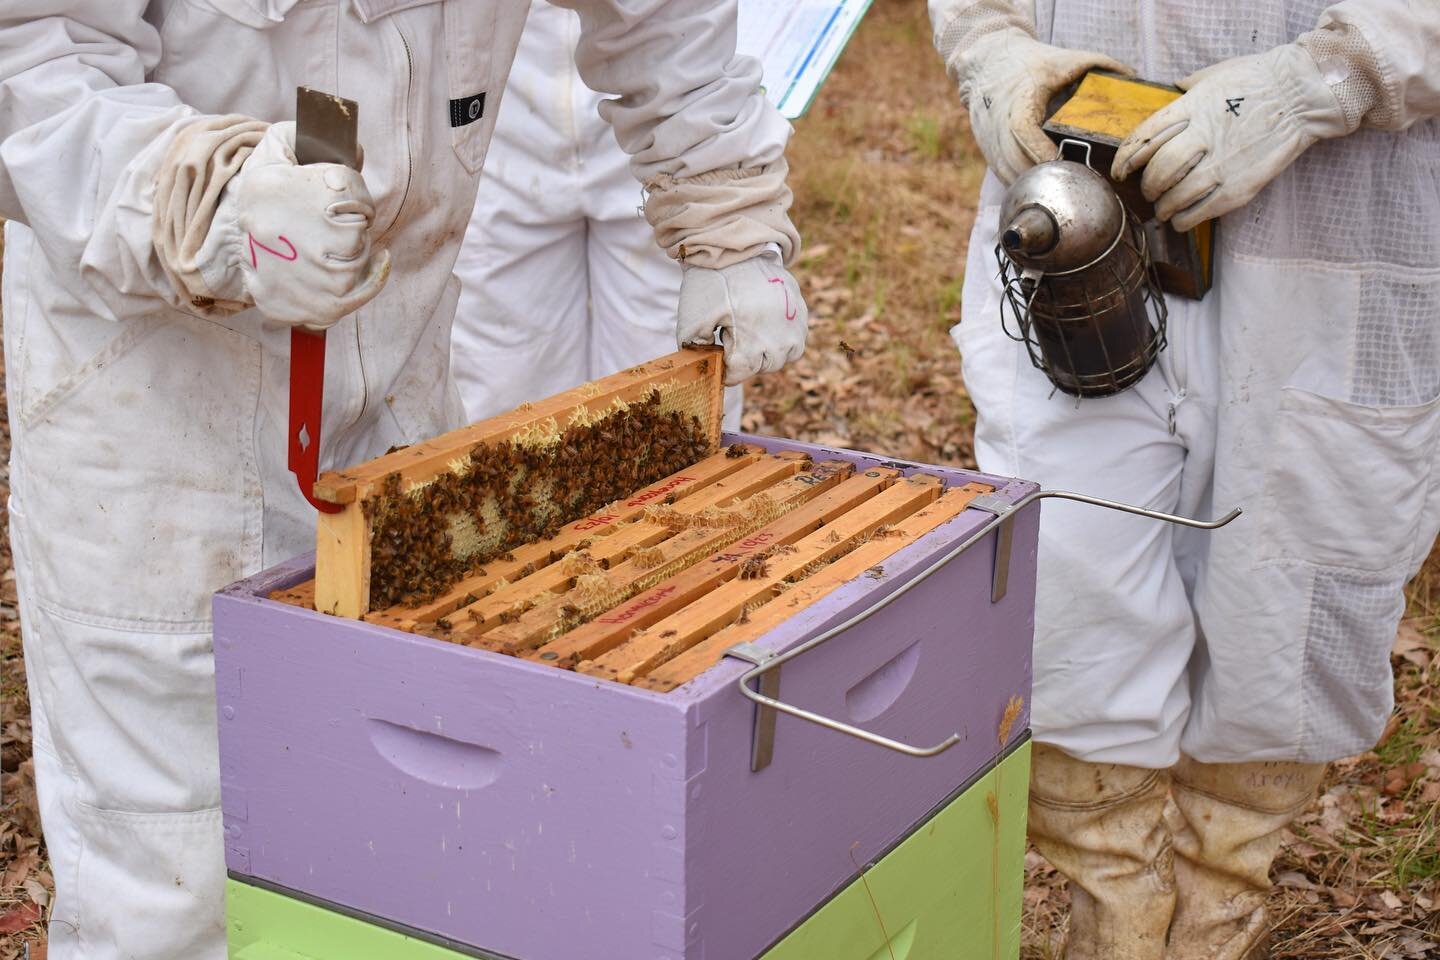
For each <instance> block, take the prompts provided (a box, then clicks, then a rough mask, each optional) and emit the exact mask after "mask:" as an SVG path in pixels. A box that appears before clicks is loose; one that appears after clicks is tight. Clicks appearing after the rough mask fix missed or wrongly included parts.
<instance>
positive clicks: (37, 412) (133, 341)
mask: <svg viewBox="0 0 1440 960" xmlns="http://www.w3.org/2000/svg"><path fill="white" fill-rule="evenodd" d="M162 320H163V318H161V317H160V316H158V315H152V316H149V317H143V318H140V319H138V320H124V321H120V322H121V323H123V324H124V326H125V328H126V329H125V330H123V331H122V332H121V333H120V335H119V336H117V337H116V338H115V339H113V340H111V341H110V342H109V343H107V344H106V345H105V346H104V348H103V349H101V350H100V352H99V353H97V354H95V355H94V356H93V357H91V358H90V359H89V360H88V361H87V362H86V363H85V364H83V365H82V366H80V367H79V368H78V369H76V370H75V371H73V372H72V373H70V374H69V375H68V376H66V377H64V378H63V379H61V380H60V381H59V382H58V383H56V384H55V385H54V386H53V387H51V388H50V389H49V390H47V391H45V394H44V396H41V397H39V398H37V399H36V400H35V402H34V403H32V404H30V405H29V407H28V408H25V409H21V411H20V424H21V426H23V427H25V428H26V429H27V430H30V429H33V428H34V427H35V425H36V423H37V422H38V421H39V420H40V419H41V418H42V417H44V416H45V415H46V414H47V413H49V412H50V411H51V410H53V409H55V407H56V406H57V405H59V404H60V403H61V402H62V401H63V400H64V399H65V398H66V397H68V396H69V395H70V394H72V393H74V392H75V391H76V390H77V389H79V388H80V387H81V386H83V385H84V384H85V382H86V381H87V380H89V379H90V377H92V376H93V375H94V374H95V373H96V372H97V371H99V370H100V369H102V368H103V367H104V366H105V365H106V364H107V363H110V362H111V361H113V360H118V359H119V358H120V357H122V356H124V355H125V354H127V353H129V352H130V351H131V350H132V349H134V347H135V346H136V345H137V344H139V343H140V341H142V340H144V339H145V338H146V337H148V336H149V335H150V334H152V333H154V332H155V331H156V330H157V329H158V328H159V326H160V323H161V322H162Z"/></svg>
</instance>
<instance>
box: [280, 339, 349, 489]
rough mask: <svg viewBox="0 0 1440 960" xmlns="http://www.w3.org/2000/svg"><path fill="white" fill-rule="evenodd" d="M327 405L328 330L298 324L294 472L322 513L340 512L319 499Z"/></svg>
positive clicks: (293, 361) (293, 344)
mask: <svg viewBox="0 0 1440 960" xmlns="http://www.w3.org/2000/svg"><path fill="white" fill-rule="evenodd" d="M324 405H325V331H324V330H320V331H318V332H317V331H311V330H306V329H305V328H304V327H294V328H292V329H291V331H290V434H289V453H290V456H289V460H288V465H289V467H290V472H291V473H293V474H295V480H296V482H297V483H299V484H300V492H301V493H302V494H304V495H305V499H306V500H309V501H310V506H312V507H314V508H315V509H316V510H319V511H320V512H321V513H339V512H340V511H341V509H342V507H341V506H340V505H339V504H338V503H329V502H327V501H325V500H317V499H316V498H315V478H316V476H318V475H319V472H320V412H321V409H322V408H323V407H324Z"/></svg>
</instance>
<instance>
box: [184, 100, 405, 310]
mask: <svg viewBox="0 0 1440 960" xmlns="http://www.w3.org/2000/svg"><path fill="white" fill-rule="evenodd" d="M214 126H215V127H216V129H219V130H221V132H220V133H217V134H215V136H214V137H212V138H211V139H206V137H205V134H204V133H203V132H202V133H201V135H199V136H196V137H193V138H192V139H191V140H189V141H186V142H180V143H177V146H176V147H175V148H173V149H172V155H173V156H174V163H173V164H172V166H173V167H175V168H176V169H179V170H181V171H182V175H175V176H171V175H166V176H164V177H162V179H161V181H160V187H161V188H162V189H157V192H158V193H161V194H162V195H163V196H170V195H172V194H177V193H179V194H183V193H184V192H185V191H184V189H183V188H184V185H186V184H187V183H189V182H191V180H192V179H194V178H193V177H187V176H186V175H184V171H187V170H194V169H197V168H199V169H202V170H203V169H210V170H213V169H215V168H216V167H219V166H222V165H223V159H222V157H221V152H220V151H215V148H214V140H216V139H222V140H224V139H225V138H226V137H228V136H229V134H228V129H230V128H222V125H221V124H219V123H217V124H215V125H214ZM232 141H233V138H232V139H231V140H227V141H226V142H227V143H229V142H232ZM251 142H253V143H254V149H253V151H251V152H250V153H249V155H248V156H246V157H245V159H244V161H243V162H242V163H240V165H239V169H238V170H237V171H236V172H235V173H234V174H233V175H232V176H230V178H229V180H228V182H225V183H224V184H223V193H221V194H220V195H219V200H218V203H216V204H215V205H214V208H213V209H214V215H213V218H211V220H210V223H209V225H208V229H207V230H206V232H205V233H204V238H203V240H202V241H201V242H199V243H198V244H187V242H186V239H185V238H186V233H185V232H184V230H183V229H182V228H183V227H184V226H186V223H187V221H188V222H191V223H193V222H194V221H196V220H198V219H200V218H199V217H197V216H196V211H195V210H194V209H193V204H192V207H191V208H190V209H187V208H185V207H182V205H181V204H179V203H177V202H171V203H168V204H162V203H157V218H159V219H160V220H162V221H163V222H157V229H156V235H157V249H159V250H160V251H161V255H162V259H164V260H165V261H166V263H167V267H169V268H170V273H171V276H172V278H175V279H176V284H177V286H179V287H181V288H182V289H183V290H184V291H186V292H189V293H191V294H192V295H193V298H192V301H191V302H192V304H194V305H195V306H197V307H202V308H203V307H206V306H210V305H211V304H220V305H222V306H223V307H224V308H225V309H226V310H235V309H243V308H244V307H246V306H250V305H254V306H255V307H257V308H259V310H260V311H261V312H262V313H263V314H265V316H267V317H269V318H270V319H271V320H274V321H276V322H278V323H283V324H288V325H290V326H302V325H303V326H305V327H309V328H311V329H318V330H323V329H325V328H327V327H329V326H331V325H333V324H334V323H335V322H336V321H338V320H339V319H340V318H341V317H344V316H346V315H347V314H350V313H353V312H354V311H355V310H357V309H359V308H360V307H361V306H363V305H364V304H366V303H368V302H369V301H370V300H371V299H373V298H374V297H375V295H376V294H378V293H379V292H380V289H381V287H383V286H384V285H385V280H386V278H387V277H388V276H389V273H390V254H389V251H384V250H382V251H379V252H378V253H377V252H376V251H374V250H372V249H371V245H370V225H371V222H372V221H373V220H374V218H375V205H374V203H373V202H372V201H371V199H370V191H369V190H368V189H366V187H365V181H364V179H363V178H361V176H360V174H359V172H357V171H355V170H352V169H350V168H349V167H347V166H344V165H342V164H337V163H312V164H305V165H300V164H299V163H297V162H296V159H295V124H294V123H292V122H285V123H276V124H272V125H270V126H269V127H268V128H265V130H264V133H263V135H261V136H259V137H258V142H257V141H256V140H255V138H253V137H252V138H251ZM247 145H248V144H247ZM232 152H233V151H232ZM189 154H193V155H194V156H190V155H189ZM210 179H211V180H212V181H213V180H214V179H215V178H214V177H213V176H212V177H211V178H210ZM172 182H173V183H175V184H179V185H180V186H179V187H171V186H170V184H171V183H172ZM211 189H213V188H211ZM202 209H203V208H202ZM171 221H174V222H173V223H172V222H171Z"/></svg>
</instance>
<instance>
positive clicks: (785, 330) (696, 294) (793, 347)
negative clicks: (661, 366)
mask: <svg viewBox="0 0 1440 960" xmlns="http://www.w3.org/2000/svg"><path fill="white" fill-rule="evenodd" d="M809 318H810V311H809V310H808V309H806V307H805V301H804V300H803V299H801V297H800V285H799V284H798V283H796V282H795V278H794V277H792V276H791V275H790V272H789V271H788V270H786V269H785V267H784V266H783V265H782V264H781V262H780V255H779V253H775V252H766V253H762V254H760V255H759V256H756V257H751V258H750V259H749V260H742V261H740V262H739V263H733V264H731V265H730V266H728V267H721V268H719V269H718V270H712V269H710V268H708V267H692V266H688V265H687V266H686V267H685V273H684V276H683V278H682V279H681V281H680V306H679V312H678V316H677V319H676V324H675V339H676V341H677V342H678V343H679V344H680V346H682V347H686V346H692V345H707V344H713V343H715V340H716V334H717V333H718V334H719V339H720V343H721V344H723V345H724V347H725V383H726V384H727V385H733V384H737V383H743V382H744V381H746V380H749V379H750V378H751V377H753V376H755V374H757V373H773V372H774V371H776V370H779V369H780V368H781V367H783V366H785V364H787V363H790V362H791V361H793V360H796V359H798V358H799V357H800V354H802V353H804V352H805V334H806V332H807V328H808V322H809Z"/></svg>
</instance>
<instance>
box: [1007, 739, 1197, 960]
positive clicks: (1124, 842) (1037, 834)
mask: <svg viewBox="0 0 1440 960" xmlns="http://www.w3.org/2000/svg"><path fill="white" fill-rule="evenodd" d="M1032 762H1033V767H1032V774H1031V780H1030V839H1031V840H1033V841H1034V843H1035V846H1036V847H1037V848H1039V850H1040V852H1041V853H1042V854H1044V856H1045V859H1047V860H1049V861H1050V862H1051V863H1052V864H1054V865H1055V868H1056V869H1057V870H1059V871H1060V872H1061V873H1063V874H1064V875H1065V876H1066V877H1067V878H1068V879H1069V880H1070V935H1069V937H1068V938H1067V941H1066V948H1065V953H1064V956H1065V960H1161V958H1163V957H1164V956H1165V931H1166V929H1167V928H1168V927H1169V926H1170V914H1171V911H1172V910H1173V909H1174V906H1175V886H1174V878H1173V872H1172V866H1171V854H1170V837H1169V833H1168V832H1167V830H1166V829H1165V826H1164V823H1163V811H1164V807H1165V796H1166V787H1167V781H1168V776H1167V774H1166V772H1165V771H1164V770H1145V769H1141V768H1140V767H1127V766H1123V765H1121V764H1114V763H1086V762H1085V761H1083V760H1076V759H1075V758H1073V757H1071V756H1069V755H1068V754H1066V753H1064V752H1063V751H1061V750H1059V749H1057V748H1055V747H1052V746H1049V745H1048V744H1038V743H1037V744H1036V745H1035V749H1034V754H1033V761H1032Z"/></svg>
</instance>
